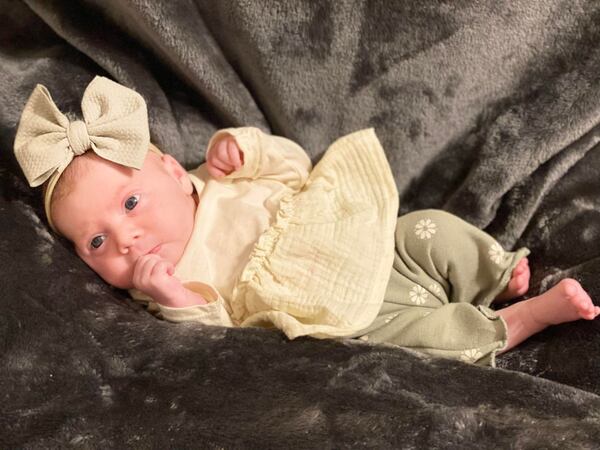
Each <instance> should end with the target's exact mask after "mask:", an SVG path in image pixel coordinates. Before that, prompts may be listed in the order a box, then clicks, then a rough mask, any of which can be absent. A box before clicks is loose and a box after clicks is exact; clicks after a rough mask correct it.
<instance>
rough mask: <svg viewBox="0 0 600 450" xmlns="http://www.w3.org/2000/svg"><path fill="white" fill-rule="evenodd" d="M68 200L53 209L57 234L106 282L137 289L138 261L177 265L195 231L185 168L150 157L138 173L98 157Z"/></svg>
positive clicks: (170, 160)
mask: <svg viewBox="0 0 600 450" xmlns="http://www.w3.org/2000/svg"><path fill="white" fill-rule="evenodd" d="M84 163H85V164H90V166H88V167H87V170H85V171H83V173H82V176H81V177H80V178H79V179H78V180H77V182H76V183H75V186H73V189H72V191H71V192H69V193H68V194H67V196H65V197H63V198H61V199H59V200H57V201H55V202H54V204H53V205H52V217H53V219H54V222H55V224H56V227H57V228H58V230H59V231H60V232H61V233H63V234H64V235H65V236H66V237H67V238H68V239H70V240H71V241H72V242H73V243H74V245H75V250H76V252H77V254H78V255H79V256H80V257H81V258H82V259H83V260H84V261H85V262H86V263H87V264H88V265H89V266H90V267H91V268H92V269H93V270H94V271H95V272H97V273H98V274H99V275H100V276H101V277H102V278H103V279H104V280H105V281H106V282H108V283H110V284H112V285H113V286H116V287H119V288H122V289H130V288H132V287H133V284H132V278H133V270H134V267H135V264H136V261H137V260H138V258H139V257H140V256H142V255H146V254H148V253H151V252H152V253H156V254H158V255H159V256H161V257H162V258H164V259H166V260H168V261H170V262H172V263H173V264H177V262H178V261H179V260H180V259H181V256H182V255H183V252H184V249H185V246H186V244H187V242H188V241H189V239H190V236H191V234H192V229H193V226H194V216H195V211H196V202H195V200H194V197H193V196H192V194H193V185H192V183H191V180H190V179H189V176H188V174H187V172H186V171H185V169H183V167H181V165H179V163H177V161H176V160H175V159H174V158H172V157H171V156H169V155H163V156H162V157H161V156H159V155H157V154H155V153H153V152H148V155H147V156H146V160H145V162H144V166H143V167H142V169H140V170H136V169H131V168H127V167H124V166H121V165H118V164H115V163H112V162H110V161H107V160H105V159H102V158H100V157H98V156H96V155H91V157H90V158H89V159H88V160H87V161H85V162H84Z"/></svg>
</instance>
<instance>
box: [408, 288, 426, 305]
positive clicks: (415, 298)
mask: <svg viewBox="0 0 600 450" xmlns="http://www.w3.org/2000/svg"><path fill="white" fill-rule="evenodd" d="M408 295H409V297H410V301H411V302H413V303H416V304H417V305H422V304H423V303H425V301H426V299H427V297H429V292H427V291H426V290H425V289H423V288H422V287H421V286H419V285H418V284H417V285H415V287H413V288H412V289H411V290H410V292H409V293H408Z"/></svg>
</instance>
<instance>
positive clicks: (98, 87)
mask: <svg viewBox="0 0 600 450" xmlns="http://www.w3.org/2000/svg"><path fill="white" fill-rule="evenodd" d="M81 111H82V113H83V119H84V120H76V121H69V119H68V118H67V117H66V116H65V115H64V114H62V113H61V112H60V111H59V109H58V108H57V107H56V105H55V104H54V102H53V101H52V97H50V93H49V92H48V89H46V87H45V86H43V85H41V84H38V85H37V86H36V87H35V89H34V90H33V92H32V94H31V96H30V97H29V100H27V104H26V105H25V109H24V110H23V113H22V115H21V120H20V122H19V127H18V129H17V134H16V136H15V145H14V149H15V156H16V158H17V161H18V162H19V165H20V166H21V168H22V169H23V173H24V174H25V177H26V178H27V181H28V182H29V185H30V186H31V187H35V186H39V185H41V184H42V183H44V182H45V181H46V180H48V179H49V178H50V177H51V176H53V175H54V174H58V175H60V174H61V173H62V172H63V171H64V170H65V168H66V167H67V166H68V165H69V163H70V162H71V161H72V160H73V158H74V157H75V156H78V155H81V154H83V153H85V152H86V151H87V150H90V149H91V150H93V151H94V152H95V153H96V154H97V155H98V156H100V157H102V158H104V159H107V160H109V161H112V162H115V163H117V164H121V165H124V166H127V167H132V168H135V169H140V168H141V167H142V165H143V163H144V159H145V157H146V153H147V151H148V146H149V144H150V132H149V129H148V113H147V111H146V102H145V101H144V98H143V97H142V96H141V95H140V94H138V93H137V92H135V91H134V90H132V89H129V88H126V87H125V86H122V85H120V84H118V83H116V82H114V81H111V80H109V79H108V78H105V77H100V76H97V77H95V78H94V79H93V80H92V81H91V82H90V84H89V85H88V86H87V88H86V89H85V92H84V94H83V98H82V100H81Z"/></svg>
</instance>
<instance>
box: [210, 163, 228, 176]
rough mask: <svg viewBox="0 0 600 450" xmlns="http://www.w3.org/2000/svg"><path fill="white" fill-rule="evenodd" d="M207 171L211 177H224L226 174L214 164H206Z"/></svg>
mask: <svg viewBox="0 0 600 450" xmlns="http://www.w3.org/2000/svg"><path fill="white" fill-rule="evenodd" d="M206 168H207V170H208V173H209V174H210V175H211V176H212V177H213V178H221V177H224V176H225V175H226V173H225V172H223V171H222V170H220V169H217V168H216V167H215V166H213V165H212V164H208V165H207V166H206Z"/></svg>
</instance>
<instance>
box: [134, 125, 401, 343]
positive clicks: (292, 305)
mask: <svg viewBox="0 0 600 450" xmlns="http://www.w3.org/2000/svg"><path fill="white" fill-rule="evenodd" d="M223 133H228V134H230V135H232V136H234V138H235V139H236V141H237V143H238V145H239V146H240V149H241V150H242V151H243V153H244V166H243V168H241V169H240V170H239V171H238V172H237V173H236V172H233V173H231V174H230V175H228V176H227V177H225V178H224V179H222V181H221V180H214V179H212V178H211V177H210V176H209V175H208V173H207V171H206V169H205V167H203V166H204V165H203V166H200V168H198V169H197V170H196V171H193V172H192V174H191V175H192V180H193V181H194V185H195V186H196V189H197V190H198V193H199V206H198V210H197V215H196V223H195V230H194V232H193V234H192V237H191V239H190V242H189V244H188V247H187V248H186V251H185V253H184V255H183V257H182V259H181V261H180V262H179V263H178V264H177V266H176V271H175V275H176V276H179V277H180V279H181V280H182V281H183V282H184V283H186V285H187V287H189V288H190V289H194V290H196V291H198V292H199V293H201V294H203V295H204V296H205V297H207V298H208V299H209V301H210V303H209V304H208V305H198V306H191V307H185V308H170V307H165V306H163V305H156V304H155V305H153V306H152V307H151V308H152V309H153V310H155V311H157V308H158V309H159V310H160V313H161V315H162V317H164V318H165V319H167V320H172V321H187V320H197V321H201V322H203V323H209V324H215V325H227V326H263V327H273V326H274V327H277V328H279V329H281V330H282V331H283V332H284V333H285V334H286V335H287V336H288V337H289V338H292V339H293V338H295V337H298V336H303V335H310V336H314V337H319V338H325V337H332V336H344V335H347V334H349V333H351V332H353V331H357V330H359V329H361V328H363V327H365V326H367V325H368V324H370V323H371V322H372V321H373V319H374V318H375V316H376V315H377V312H378V311H379V309H380V307H381V303H382V301H383V294H384V291H385V288H386V284H387V281H388V278H389V274H390V269H391V266H392V260H393V255H394V228H395V224H396V217H397V213H398V192H397V190H396V185H395V182H394V179H393V177H392V173H391V170H390V167H389V164H388V162H387V159H386V155H385V153H384V150H383V148H382V147H381V144H380V142H379V140H378V139H377V136H376V135H375V132H374V130H373V129H366V130H361V131H358V132H355V133H352V134H349V135H347V136H344V137H342V138H340V139H338V140H337V141H336V142H334V143H333V144H332V145H331V146H330V147H329V148H328V149H327V151H326V153H325V154H324V156H323V157H322V158H321V160H320V161H319V163H318V164H317V165H316V166H315V167H314V169H313V170H312V171H310V160H309V159H308V157H307V156H306V154H305V152H304V150H302V148H301V147H299V146H298V145H297V144H295V143H293V142H292V141H289V140H287V139H284V138H281V137H276V136H269V135H267V134H265V133H263V132H261V131H260V130H259V129H257V128H252V127H246V128H239V129H227V130H223V131H221V132H219V133H217V135H215V136H214V137H213V138H212V139H211V143H209V147H208V148H211V146H212V142H214V141H215V140H216V139H218V138H219V137H220V136H221V135H222V134H223ZM286 157H287V158H286ZM309 171H310V174H309ZM264 205H267V206H264ZM236 239H237V240H238V241H239V242H235V240H236ZM223 246H224V247H223ZM131 293H132V295H133V296H134V298H138V299H140V300H144V301H150V299H148V298H147V297H144V296H142V295H140V293H139V291H135V290H132V291H131Z"/></svg>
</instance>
